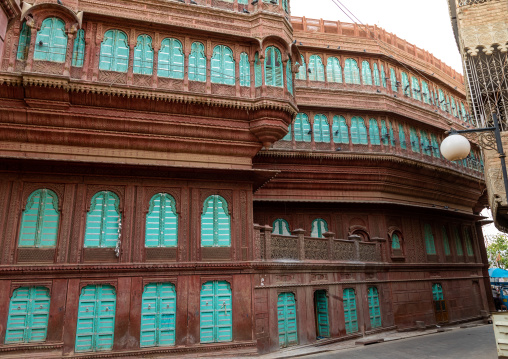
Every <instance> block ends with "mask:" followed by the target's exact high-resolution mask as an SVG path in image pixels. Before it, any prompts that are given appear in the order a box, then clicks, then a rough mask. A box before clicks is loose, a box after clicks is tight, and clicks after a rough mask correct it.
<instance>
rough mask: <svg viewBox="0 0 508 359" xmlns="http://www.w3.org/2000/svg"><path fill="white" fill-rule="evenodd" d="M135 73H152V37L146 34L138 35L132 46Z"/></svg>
mask: <svg viewBox="0 0 508 359" xmlns="http://www.w3.org/2000/svg"><path fill="white" fill-rule="evenodd" d="M132 72H133V73H135V74H142V75H152V73H153V48H152V38H151V37H150V36H148V35H139V36H138V39H137V43H136V47H135V48H134V67H133V69H132Z"/></svg>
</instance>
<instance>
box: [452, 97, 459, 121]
mask: <svg viewBox="0 0 508 359" xmlns="http://www.w3.org/2000/svg"><path fill="white" fill-rule="evenodd" d="M450 100H451V102H452V114H453V116H455V117H459V116H458V115H457V107H456V106H455V100H454V99H453V97H451V99H450Z"/></svg>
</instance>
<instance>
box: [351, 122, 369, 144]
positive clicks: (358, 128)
mask: <svg viewBox="0 0 508 359" xmlns="http://www.w3.org/2000/svg"><path fill="white" fill-rule="evenodd" d="M351 143H352V144H354V145H368V144H369V140H368V139H367V127H366V126H365V121H364V119H363V118H361V117H358V116H355V117H353V118H352V119H351Z"/></svg>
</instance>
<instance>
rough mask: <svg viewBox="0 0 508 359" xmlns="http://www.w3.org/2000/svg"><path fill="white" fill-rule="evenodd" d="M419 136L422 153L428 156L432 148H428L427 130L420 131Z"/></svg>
mask: <svg viewBox="0 0 508 359" xmlns="http://www.w3.org/2000/svg"><path fill="white" fill-rule="evenodd" d="M420 137H421V139H422V141H421V142H422V152H423V154H425V155H427V156H430V155H431V154H432V149H431V148H430V147H431V146H430V142H429V135H428V134H427V131H423V130H422V131H420Z"/></svg>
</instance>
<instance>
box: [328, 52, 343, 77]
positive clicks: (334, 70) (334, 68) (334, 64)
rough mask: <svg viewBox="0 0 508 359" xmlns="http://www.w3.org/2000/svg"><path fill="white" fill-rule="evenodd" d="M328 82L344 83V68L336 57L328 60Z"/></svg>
mask: <svg viewBox="0 0 508 359" xmlns="http://www.w3.org/2000/svg"><path fill="white" fill-rule="evenodd" d="M326 80H327V81H328V82H336V83H342V67H341V66H340V61H339V59H338V58H336V57H333V56H331V57H329V58H328V59H327V60H326Z"/></svg>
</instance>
